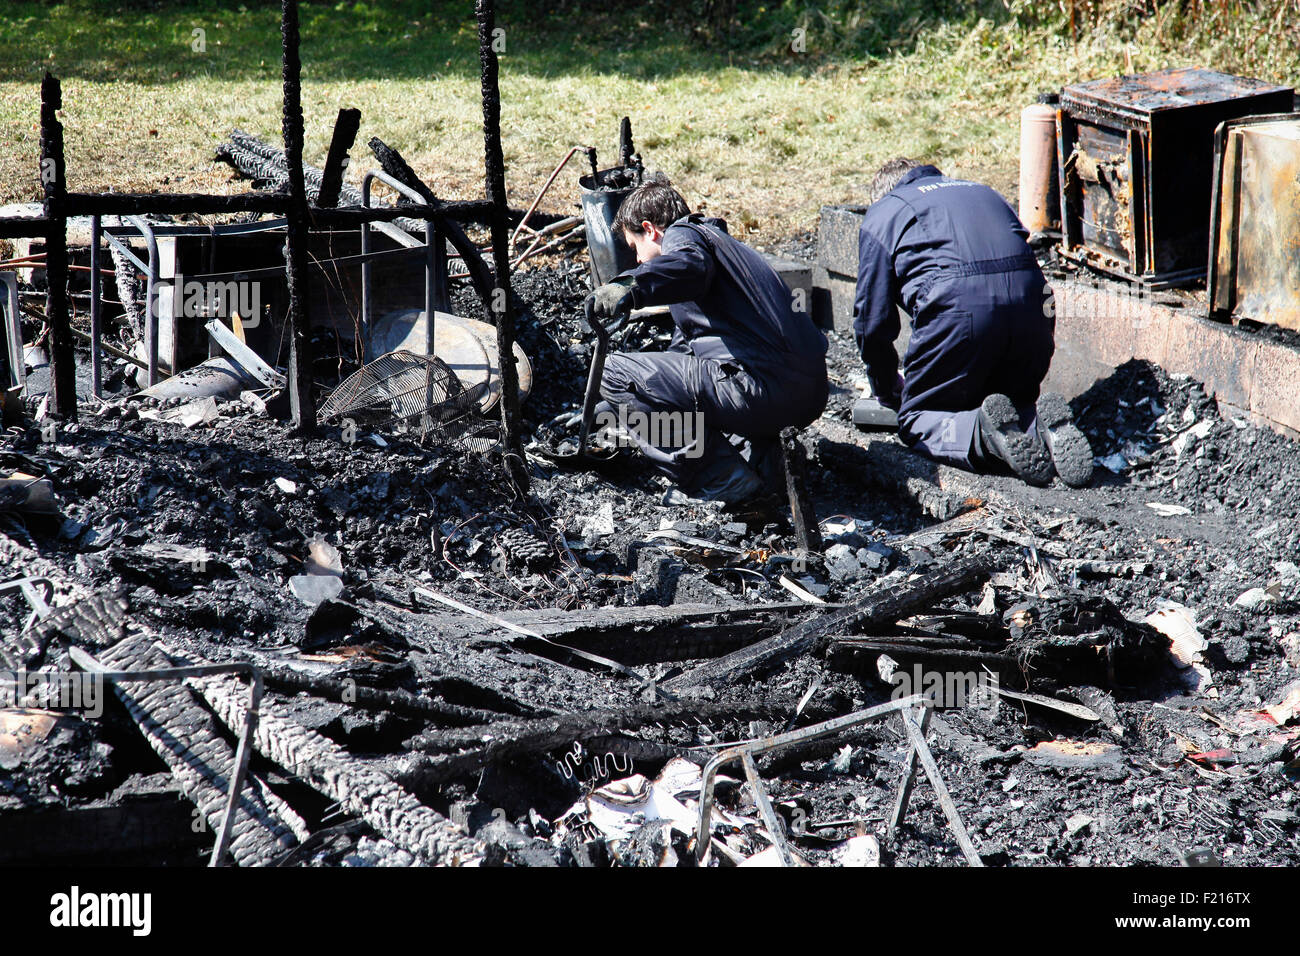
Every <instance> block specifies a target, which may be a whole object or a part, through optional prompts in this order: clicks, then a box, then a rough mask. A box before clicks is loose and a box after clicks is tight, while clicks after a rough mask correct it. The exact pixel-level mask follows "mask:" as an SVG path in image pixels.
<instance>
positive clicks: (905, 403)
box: [853, 166, 1056, 470]
mask: <svg viewBox="0 0 1300 956" xmlns="http://www.w3.org/2000/svg"><path fill="white" fill-rule="evenodd" d="M1027 235H1028V234H1027V233H1026V231H1025V228H1024V226H1023V225H1021V223H1020V220H1019V218H1018V217H1017V216H1016V214H1015V212H1014V211H1012V209H1011V207H1010V206H1009V205H1008V204H1007V203H1006V201H1005V200H1004V199H1003V198H1002V197H1001V196H999V195H998V194H997V193H996V192H995V191H994V190H993V189H990V188H989V187H988V186H984V185H981V184H979V183H971V182H965V181H963V180H958V179H949V178H948V177H946V176H943V175H942V174H940V172H939V170H937V169H935V168H934V167H933V166H920V167H917V168H915V169H911V170H909V171H908V172H907V173H906V174H905V175H904V176H903V178H902V179H901V180H900V181H899V184H898V185H897V186H896V187H895V188H894V189H893V190H892V191H891V192H889V193H888V194H887V195H885V196H883V197H882V198H881V199H880V200H878V201H877V202H875V203H872V205H871V206H870V207H869V208H868V209H867V213H866V216H865V217H864V218H863V220H862V227H861V229H860V230H859V233H858V287H857V297H856V299H855V301H854V305H853V331H854V335H855V337H856V339H857V343H858V349H859V351H860V352H861V353H862V359H863V361H864V362H866V365H867V375H868V378H869V379H870V381H871V387H872V391H874V392H875V394H876V396H877V397H878V398H879V399H880V400H881V402H882V403H883V404H885V405H888V406H889V407H891V408H894V409H896V410H897V411H898V432H899V436H900V437H901V438H902V439H903V441H904V442H905V443H907V444H908V445H909V446H911V447H913V448H914V449H915V450H917V451H919V452H921V453H923V454H925V455H927V456H929V457H931V458H934V459H936V460H938V461H942V462H945V463H948V464H955V465H958V466H960V467H964V468H970V469H973V470H981V468H982V466H983V464H984V460H983V458H982V456H981V454H980V449H979V444H978V442H977V441H976V430H977V427H978V424H977V423H978V416H979V406H980V403H981V402H982V401H983V400H984V399H985V398H987V397H988V396H989V395H992V394H994V393H996V392H1000V393H1002V394H1004V395H1006V396H1008V397H1009V398H1010V399H1011V401H1012V402H1013V403H1014V404H1015V406H1016V408H1017V409H1018V410H1019V411H1020V414H1021V425H1022V427H1025V428H1027V429H1029V430H1030V431H1031V432H1033V431H1034V430H1035V426H1036V421H1035V418H1034V402H1035V400H1036V399H1037V398H1038V391H1039V386H1040V385H1041V384H1042V381H1043V379H1044V378H1045V377H1046V375H1047V369H1048V366H1049V365H1050V364H1051V360H1052V352H1053V350H1054V344H1053V334H1054V332H1055V326H1056V319H1055V311H1054V304H1053V302H1052V299H1051V287H1050V286H1048V285H1047V283H1046V280H1044V278H1043V273H1042V271H1041V270H1040V269H1039V267H1038V262H1037V260H1036V259H1035V258H1034V254H1033V251H1032V250H1031V249H1030V248H1029V245H1028V243H1027V242H1026V238H1027ZM899 305H901V306H902V307H903V309H904V310H905V311H906V312H907V314H908V315H910V316H911V317H912V339H911V342H910V344H909V345H908V348H907V353H906V354H905V355H904V356H903V379H902V389H901V392H900V390H899V387H898V377H897V368H898V353H897V352H896V351H895V350H894V340H895V339H896V338H897V337H898V332H899V320H898V310H897V308H896V307H897V306H899Z"/></svg>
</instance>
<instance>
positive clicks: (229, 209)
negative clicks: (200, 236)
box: [67, 192, 289, 216]
mask: <svg viewBox="0 0 1300 956" xmlns="http://www.w3.org/2000/svg"><path fill="white" fill-rule="evenodd" d="M288 211H289V197H288V196H284V195H281V194H279V193H268V192H246V193H235V194H234V195H231V196H218V195H212V194H210V193H68V197H67V213H68V215H69V216H145V215H149V216H178V215H182V214H184V213H193V214H194V215H204V216H208V215H219V214H221V213H238V212H260V213H266V214H268V215H276V216H280V215H284V214H285V213H287V212H288Z"/></svg>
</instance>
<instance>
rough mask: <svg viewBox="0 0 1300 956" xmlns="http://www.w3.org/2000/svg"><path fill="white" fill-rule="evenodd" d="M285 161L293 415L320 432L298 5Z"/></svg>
mask: <svg viewBox="0 0 1300 956" xmlns="http://www.w3.org/2000/svg"><path fill="white" fill-rule="evenodd" d="M280 37H281V40H282V41H283V49H284V54H283V59H282V60H281V66H282V73H283V76H284V118H283V121H282V124H281V126H282V129H283V132H284V157H285V159H286V160H287V162H288V164H289V213H288V228H287V229H286V230H285V238H284V261H285V274H286V276H287V278H288V280H289V329H290V338H289V341H290V347H289V413H290V420H291V421H292V423H293V427H294V428H295V429H296V430H297V431H299V432H311V431H314V430H315V429H316V402H315V396H313V395H312V383H311V330H310V327H309V325H308V319H307V296H306V292H307V283H306V278H307V216H308V214H309V213H308V209H307V183H306V180H305V179H304V177H303V172H302V140H303V119H302V60H301V59H300V58H299V56H298V0H283V5H282V6H281V21H280Z"/></svg>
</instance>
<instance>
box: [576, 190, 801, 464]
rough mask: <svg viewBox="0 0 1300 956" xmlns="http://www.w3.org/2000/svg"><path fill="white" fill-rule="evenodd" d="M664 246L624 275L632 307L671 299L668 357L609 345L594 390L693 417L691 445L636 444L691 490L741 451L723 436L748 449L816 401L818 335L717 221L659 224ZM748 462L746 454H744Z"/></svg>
mask: <svg viewBox="0 0 1300 956" xmlns="http://www.w3.org/2000/svg"><path fill="white" fill-rule="evenodd" d="M661 248H662V250H663V251H662V252H661V253H660V254H659V255H658V256H656V257H655V258H654V259H651V260H650V261H649V262H646V263H644V264H642V265H640V266H638V267H637V268H636V269H633V270H630V272H629V273H628V274H630V275H632V276H633V277H634V278H635V285H634V286H633V305H634V307H635V308H644V307H646V306H654V305H668V306H671V308H670V311H671V313H672V317H673V322H674V324H675V325H676V329H675V331H674V333H673V338H672V343H671V344H670V345H669V351H667V352H616V353H614V354H612V355H610V356H609V358H608V359H607V361H606V363H605V374H604V377H603V378H602V380H601V395H602V396H603V397H604V398H605V399H606V400H607V401H609V402H610V403H612V404H614V405H626V406H628V408H629V409H630V410H635V411H641V412H644V413H647V414H650V413H654V412H685V413H693V412H699V413H700V414H701V421H702V423H703V426H704V434H703V435H702V436H698V437H699V438H700V439H702V441H701V442H690V443H688V444H685V445H681V446H678V447H665V446H663V445H660V446H655V445H651V444H650V443H649V442H647V441H640V442H639V443H638V444H639V446H640V448H641V451H642V452H643V453H644V454H645V455H646V457H647V458H649V459H650V460H651V461H652V462H653V463H654V464H655V465H656V466H657V467H658V468H659V469H660V470H661V471H662V472H664V473H665V474H666V475H668V477H669V478H671V479H672V480H673V481H674V482H676V483H677V484H678V485H680V486H682V487H683V488H687V489H694V488H695V487H698V482H699V481H703V480H705V478H706V477H707V476H709V475H713V476H716V475H717V474H718V473H719V472H721V471H725V469H726V467H728V466H729V465H730V464H734V461H735V460H736V459H738V458H739V452H738V451H736V450H735V449H734V448H733V447H732V445H731V443H730V442H729V441H728V440H727V437H726V436H727V435H739V436H742V437H744V438H748V439H750V440H751V444H752V445H754V446H755V453H757V445H758V444H759V443H762V442H765V441H767V440H770V439H775V438H776V437H777V435H778V434H779V433H780V431H781V429H782V428H785V427H786V426H789V425H794V426H798V427H803V426H804V425H807V424H809V423H811V422H812V421H814V420H815V419H816V418H817V417H818V416H820V415H821V413H822V411H823V410H824V409H825V407H826V397H827V379H826V337H825V335H823V334H822V332H821V331H820V330H819V329H818V328H817V327H816V325H814V324H813V320H812V316H811V315H810V314H809V312H808V311H806V310H805V311H802V312H799V311H795V309H794V303H793V296H792V294H791V292H790V289H789V288H788V287H787V286H786V284H785V283H784V282H783V281H782V280H781V277H780V276H779V275H777V274H776V271H775V270H774V269H772V267H771V266H770V265H768V264H767V262H766V261H765V260H764V259H763V257H762V256H761V255H759V254H758V253H757V252H755V251H754V250H753V249H750V248H749V247H748V246H746V245H745V244H743V243H741V242H738V241H737V240H735V239H733V238H732V237H731V236H729V235H728V234H727V232H726V224H725V223H724V222H723V221H722V220H720V219H706V218H704V217H703V216H700V215H691V216H686V217H683V218H681V219H679V220H677V221H676V222H674V223H673V224H672V225H671V226H669V227H668V228H667V229H666V230H665V231H664V236H663V240H662V242H661ZM751 460H752V455H751Z"/></svg>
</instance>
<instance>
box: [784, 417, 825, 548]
mask: <svg viewBox="0 0 1300 956" xmlns="http://www.w3.org/2000/svg"><path fill="white" fill-rule="evenodd" d="M781 459H782V461H783V462H784V464H785V490H786V495H787V496H788V497H789V499H790V516H791V518H792V519H793V520H794V533H795V540H796V541H797V542H798V543H799V547H800V548H802V549H803V550H804V551H820V550H821V549H822V533H821V529H820V528H819V527H818V526H817V512H816V511H815V510H814V509H813V503H812V497H811V496H810V495H809V494H808V467H807V460H806V458H805V456H804V450H803V445H802V444H800V442H799V430H798V429H797V428H794V427H790V428H784V429H782V430H781Z"/></svg>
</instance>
